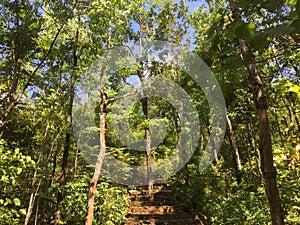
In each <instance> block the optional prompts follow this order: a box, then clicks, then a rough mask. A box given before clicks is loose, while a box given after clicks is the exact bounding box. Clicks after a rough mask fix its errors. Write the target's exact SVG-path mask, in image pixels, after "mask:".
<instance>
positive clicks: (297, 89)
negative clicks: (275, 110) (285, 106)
mask: <svg viewBox="0 0 300 225" xmlns="http://www.w3.org/2000/svg"><path fill="white" fill-rule="evenodd" d="M288 91H289V92H294V93H299V92H300V86H298V85H293V86H291V87H290V88H289V90H288Z"/></svg>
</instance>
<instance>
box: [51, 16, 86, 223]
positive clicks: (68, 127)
mask: <svg viewBox="0 0 300 225" xmlns="http://www.w3.org/2000/svg"><path fill="white" fill-rule="evenodd" d="M79 29H80V15H78V27H77V29H76V35H75V41H74V50H73V71H72V72H71V79H70V99H69V107H68V116H67V122H66V138H65V145H64V152H63V158H62V165H61V175H60V178H59V186H60V187H61V186H63V185H64V184H65V183H66V176H67V172H68V160H69V152H70V143H71V134H72V111H73V102H74V96H75V89H74V85H75V73H76V70H77V64H78V56H77V48H78V39H79ZM63 198H64V193H63V191H62V190H60V191H59V192H58V194H57V214H56V220H55V221H56V222H55V224H57V223H58V222H59V221H60V220H61V215H60V209H59V204H60V202H61V201H62V200H63Z"/></svg>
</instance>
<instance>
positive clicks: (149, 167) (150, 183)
mask: <svg viewBox="0 0 300 225" xmlns="http://www.w3.org/2000/svg"><path fill="white" fill-rule="evenodd" d="M142 27H143V25H142V24H140V37H139V42H140V58H141V57H142V56H143V44H142V37H143V34H144V32H145V30H144V29H143V28H142ZM146 67H147V65H144V64H143V63H142V69H141V70H142V71H141V70H139V71H138V76H139V79H140V81H141V82H143V81H144V80H145V79H147V78H146V75H147V73H148V71H147V68H146ZM141 102H142V108H143V113H144V115H145V118H146V119H148V97H145V98H143V99H142V100H141ZM145 138H146V146H145V148H146V149H145V150H146V162H147V180H148V194H149V196H150V197H151V200H153V178H152V157H151V133H150V129H149V127H146V128H145Z"/></svg>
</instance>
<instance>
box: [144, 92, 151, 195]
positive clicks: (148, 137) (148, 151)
mask: <svg viewBox="0 0 300 225" xmlns="http://www.w3.org/2000/svg"><path fill="white" fill-rule="evenodd" d="M142 107H143V113H144V115H145V118H146V119H148V98H147V97H145V98H143V99H142ZM145 137H146V157H147V175H148V192H149V193H148V194H149V196H150V197H151V198H153V179H152V162H151V160H152V159H151V133H150V129H149V127H146V128H145Z"/></svg>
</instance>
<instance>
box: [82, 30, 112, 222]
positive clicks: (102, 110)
mask: <svg viewBox="0 0 300 225" xmlns="http://www.w3.org/2000/svg"><path fill="white" fill-rule="evenodd" d="M109 51H110V28H108V29H107V46H106V54H105V57H104V62H103V65H102V68H101V73H100V100H99V129H100V151H99V154H98V157H97V161H96V165H95V170H94V174H93V177H92V179H91V182H90V186H89V192H88V205H87V216H86V220H85V225H92V223H93V217H94V204H95V196H96V190H97V183H98V180H99V177H100V174H101V169H102V165H103V161H104V157H105V152H106V139H105V122H106V104H107V101H108V100H107V99H106V95H105V91H104V84H105V79H104V74H105V69H106V65H107V57H108V54H109Z"/></svg>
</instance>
